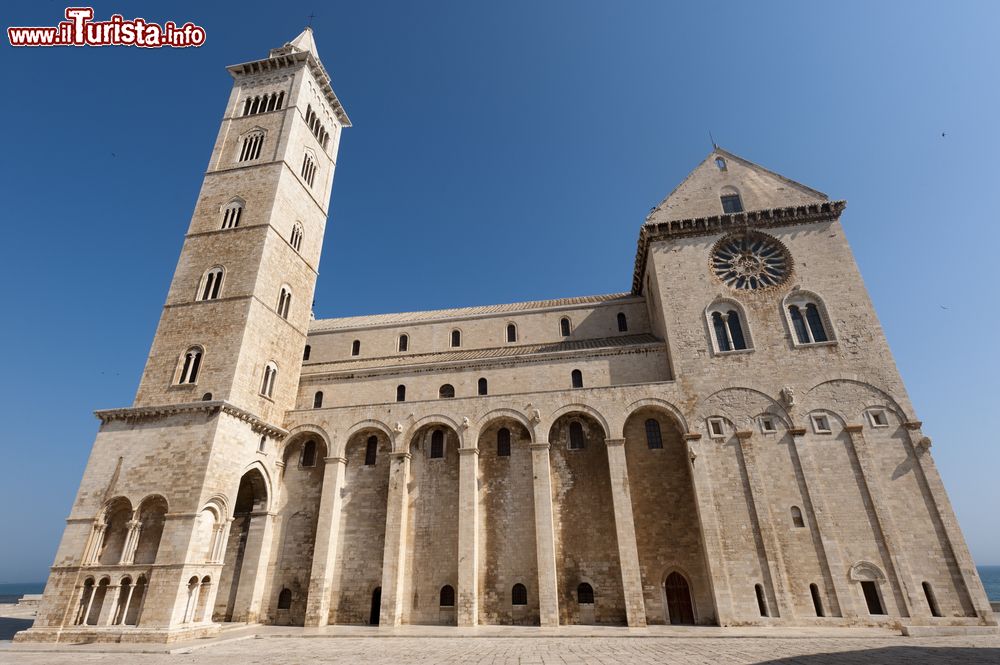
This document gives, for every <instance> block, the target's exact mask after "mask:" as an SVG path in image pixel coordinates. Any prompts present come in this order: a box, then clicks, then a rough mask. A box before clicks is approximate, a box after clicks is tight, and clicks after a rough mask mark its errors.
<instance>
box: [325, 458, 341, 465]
mask: <svg viewBox="0 0 1000 665" xmlns="http://www.w3.org/2000/svg"><path fill="white" fill-rule="evenodd" d="M323 462H325V463H326V464H327V465H330V464H336V463H338V462H340V463H341V464H347V458H346V457H324V458H323Z"/></svg>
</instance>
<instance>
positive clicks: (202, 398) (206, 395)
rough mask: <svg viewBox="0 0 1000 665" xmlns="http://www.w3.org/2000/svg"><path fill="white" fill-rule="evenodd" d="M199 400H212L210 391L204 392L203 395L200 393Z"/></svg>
mask: <svg viewBox="0 0 1000 665" xmlns="http://www.w3.org/2000/svg"><path fill="white" fill-rule="evenodd" d="M201 401H202V402H211V401H212V393H205V394H204V395H202V396H201Z"/></svg>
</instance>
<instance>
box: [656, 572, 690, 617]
mask: <svg viewBox="0 0 1000 665" xmlns="http://www.w3.org/2000/svg"><path fill="white" fill-rule="evenodd" d="M663 589H664V591H665V592H666V596H667V618H668V619H669V621H670V625H672V626H676V625H693V624H694V607H692V606H691V589H690V588H689V587H688V581H687V579H685V578H684V576H683V575H681V574H680V573H678V572H673V573H670V574H669V575H667V580H666V582H664V584H663Z"/></svg>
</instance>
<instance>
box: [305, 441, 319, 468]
mask: <svg viewBox="0 0 1000 665" xmlns="http://www.w3.org/2000/svg"><path fill="white" fill-rule="evenodd" d="M302 466H316V442H315V441H312V440H309V441H306V443H305V445H304V446H302Z"/></svg>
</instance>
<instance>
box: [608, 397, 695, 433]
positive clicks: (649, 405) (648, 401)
mask: <svg viewBox="0 0 1000 665" xmlns="http://www.w3.org/2000/svg"><path fill="white" fill-rule="evenodd" d="M640 409H656V410H657V411H662V412H663V413H666V414H667V415H668V416H670V417H671V418H672V419H673V421H674V424H675V425H676V426H677V429H678V430H680V432H681V434H687V433H688V432H689V431H690V430H689V429H688V425H687V419H686V418H685V417H684V414H683V413H681V410H680V409H678V408H677V407H676V406H675V405H673V404H671V403H670V402H668V401H666V400H662V399H658V398H656V397H646V398H644V399H638V400H636V401H634V402H632V403H631V404H629V405H628V406H626V407H625V417H624V418H623V419H622V423H621V425H622V434H621V435H622V437H624V436H625V423H627V422H628V420H629V418H631V417H632V416H634V415H635V414H636V412H637V411H639V410H640Z"/></svg>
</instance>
